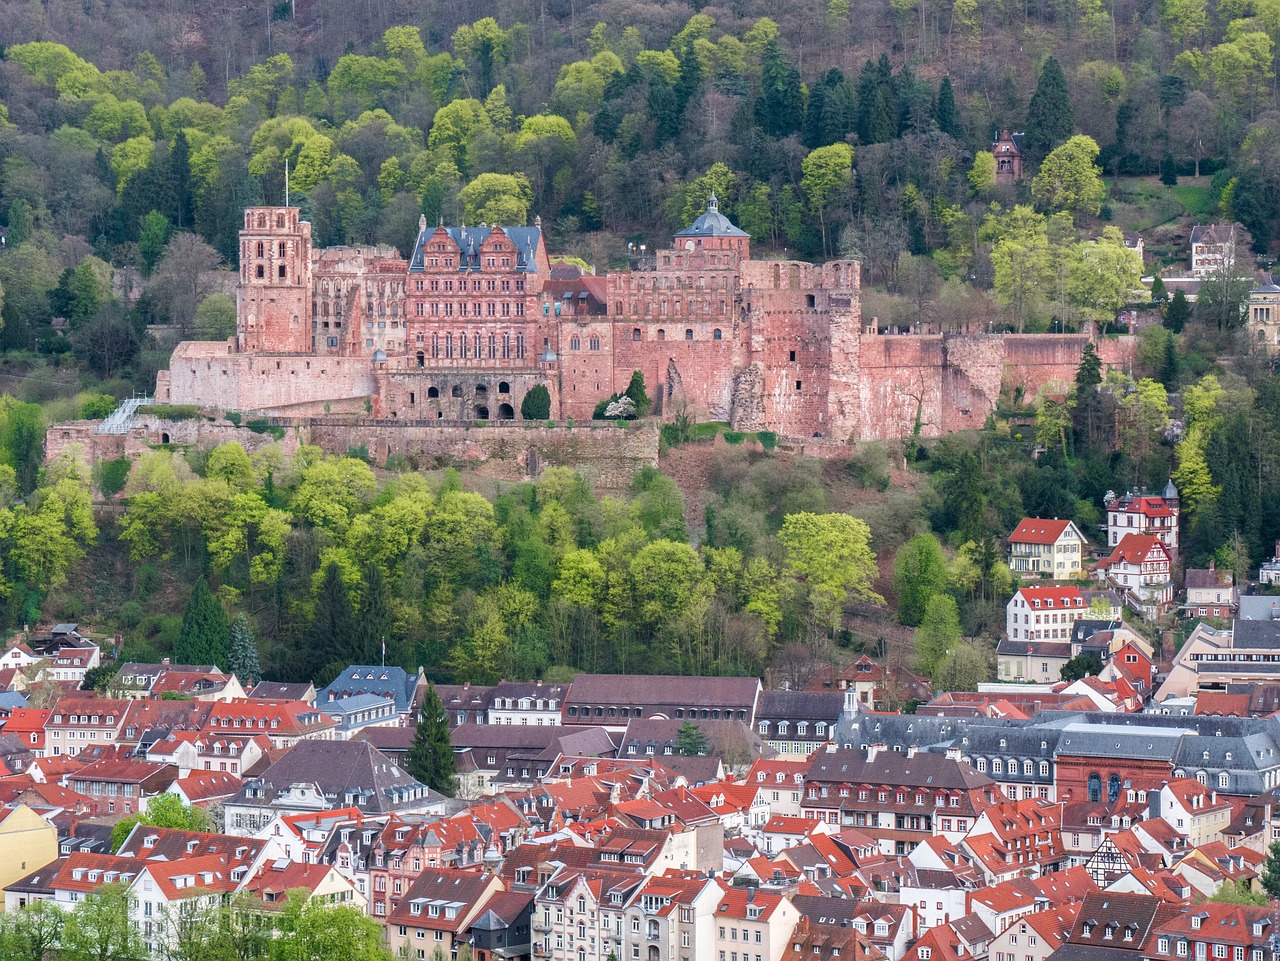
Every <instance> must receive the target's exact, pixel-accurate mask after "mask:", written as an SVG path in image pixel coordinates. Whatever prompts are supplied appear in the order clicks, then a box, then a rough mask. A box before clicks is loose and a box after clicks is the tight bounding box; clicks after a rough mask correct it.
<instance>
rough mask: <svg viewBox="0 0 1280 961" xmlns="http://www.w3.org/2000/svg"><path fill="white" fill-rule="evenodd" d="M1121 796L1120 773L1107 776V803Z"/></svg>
mask: <svg viewBox="0 0 1280 961" xmlns="http://www.w3.org/2000/svg"><path fill="white" fill-rule="evenodd" d="M1119 797H1120V775H1119V774H1113V775H1111V777H1109V778H1107V803H1109V804H1110V803H1113V802H1114V801H1116V799H1118V798H1119Z"/></svg>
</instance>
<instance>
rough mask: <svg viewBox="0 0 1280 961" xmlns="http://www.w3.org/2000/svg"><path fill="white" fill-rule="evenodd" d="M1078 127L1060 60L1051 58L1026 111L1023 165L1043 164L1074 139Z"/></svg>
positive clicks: (1043, 70) (1041, 74)
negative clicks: (1069, 140)
mask: <svg viewBox="0 0 1280 961" xmlns="http://www.w3.org/2000/svg"><path fill="white" fill-rule="evenodd" d="M1075 124H1076V120H1075V111H1074V110H1073V109H1072V107H1071V93H1070V91H1069V90H1068V89H1067V78H1066V77H1065V76H1063V73H1062V66H1061V65H1060V64H1059V63H1058V61H1057V59H1056V58H1054V57H1050V58H1049V59H1048V60H1046V61H1045V64H1044V69H1042V70H1041V71H1040V80H1039V81H1038V82H1037V83H1036V92H1035V93H1034V94H1032V96H1031V104H1030V105H1029V106H1028V107H1027V132H1026V137H1025V138H1024V139H1023V141H1022V159H1023V162H1024V164H1026V163H1030V164H1038V163H1040V161H1042V160H1044V158H1045V157H1047V156H1048V155H1049V151H1051V150H1052V149H1053V148H1054V147H1056V146H1058V145H1059V144H1061V143H1065V142H1066V141H1067V140H1068V139H1069V138H1070V137H1071V135H1072V133H1074V132H1075Z"/></svg>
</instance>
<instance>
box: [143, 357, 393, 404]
mask: <svg viewBox="0 0 1280 961" xmlns="http://www.w3.org/2000/svg"><path fill="white" fill-rule="evenodd" d="M230 349H231V348H230V346H229V345H225V344H209V343H197V342H191V343H183V344H179V345H178V346H177V348H176V349H175V350H174V352H173V357H172V359H171V360H170V362H169V385H168V389H169V402H170V403H173V404H197V405H199V406H201V407H209V408H213V409H219V408H220V409H222V410H241V411H249V410H279V409H283V408H287V407H292V406H296V405H300V404H311V405H321V406H322V405H323V404H324V402H326V401H339V400H345V399H350V398H358V397H372V396H373V395H374V394H375V393H376V390H377V387H376V383H375V381H374V376H373V365H372V364H371V363H370V362H369V359H368V358H365V357H314V356H311V355H297V354H295V355H289V356H272V355H269V354H267V355H255V354H236V353H230V352H229V351H230Z"/></svg>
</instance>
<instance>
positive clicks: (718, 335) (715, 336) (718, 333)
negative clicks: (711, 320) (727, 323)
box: [711, 327, 724, 340]
mask: <svg viewBox="0 0 1280 961" xmlns="http://www.w3.org/2000/svg"><path fill="white" fill-rule="evenodd" d="M711 339H712V340H724V332H723V331H722V330H721V329H720V328H719V327H717V328H716V329H715V330H713V331H712V332H711Z"/></svg>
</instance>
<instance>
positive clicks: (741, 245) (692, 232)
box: [674, 191, 751, 260]
mask: <svg viewBox="0 0 1280 961" xmlns="http://www.w3.org/2000/svg"><path fill="white" fill-rule="evenodd" d="M674 246H675V248H676V249H677V250H708V251H709V250H736V251H737V252H738V258H739V259H740V260H748V259H750V257H751V235H750V234H749V233H747V232H746V231H745V230H743V229H741V228H740V227H738V226H737V225H736V224H734V223H733V221H731V220H730V219H729V218H728V217H726V216H725V215H724V214H722V213H720V201H719V199H718V198H717V197H716V195H715V191H712V192H711V196H710V197H708V198H707V210H706V213H704V214H703V215H702V216H701V217H699V218H698V219H697V220H695V221H694V222H693V223H691V224H690V225H689V226H688V227H686V228H685V229H684V230H682V231H680V232H679V233H678V234H676V236H675V244H674Z"/></svg>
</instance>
